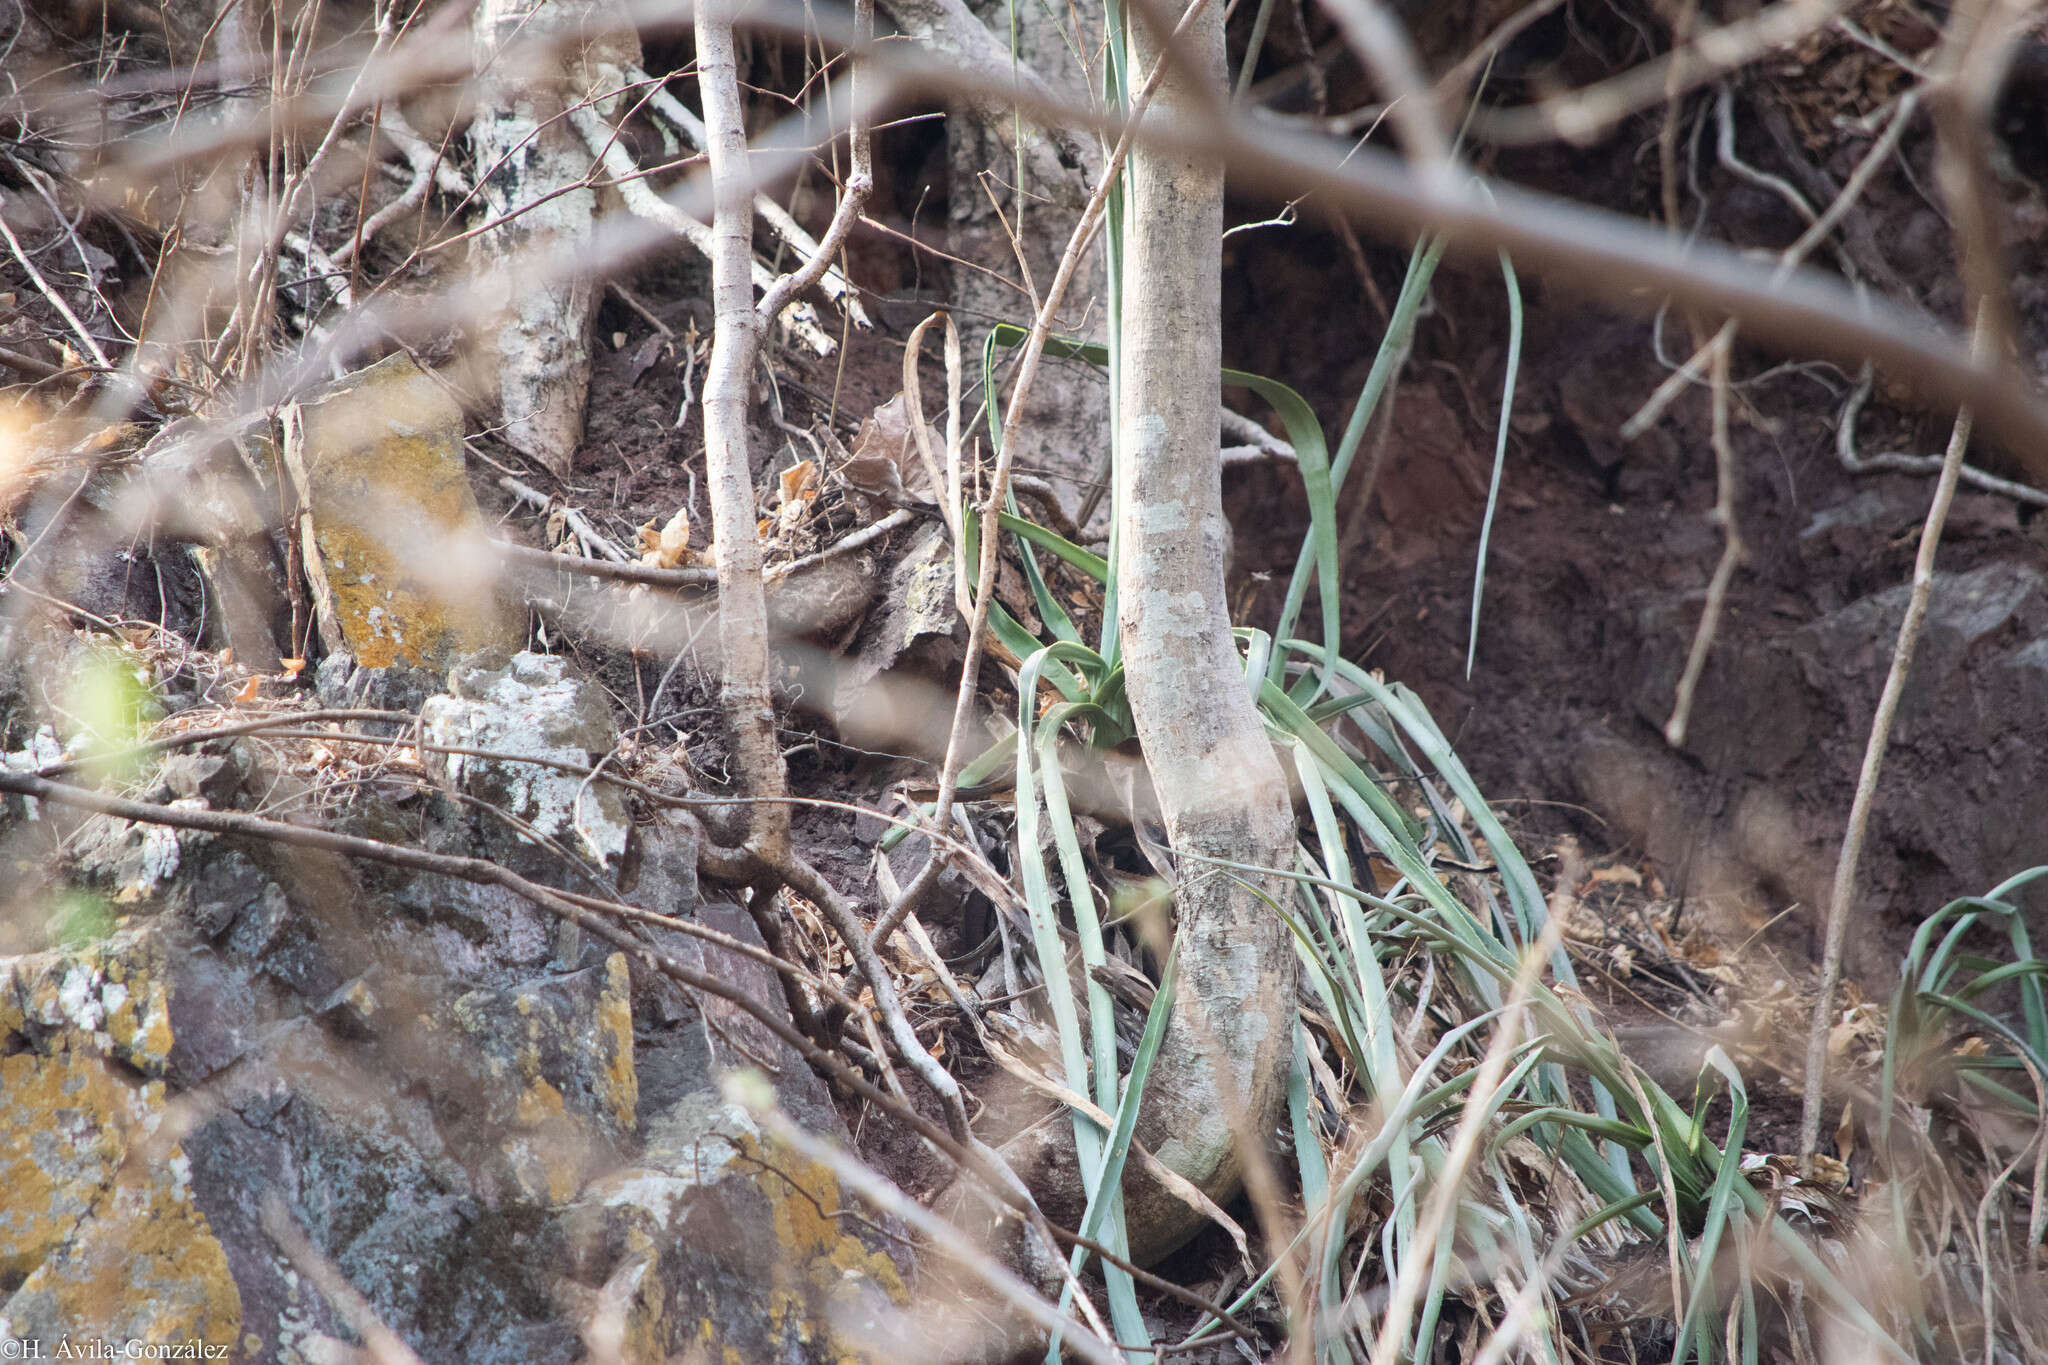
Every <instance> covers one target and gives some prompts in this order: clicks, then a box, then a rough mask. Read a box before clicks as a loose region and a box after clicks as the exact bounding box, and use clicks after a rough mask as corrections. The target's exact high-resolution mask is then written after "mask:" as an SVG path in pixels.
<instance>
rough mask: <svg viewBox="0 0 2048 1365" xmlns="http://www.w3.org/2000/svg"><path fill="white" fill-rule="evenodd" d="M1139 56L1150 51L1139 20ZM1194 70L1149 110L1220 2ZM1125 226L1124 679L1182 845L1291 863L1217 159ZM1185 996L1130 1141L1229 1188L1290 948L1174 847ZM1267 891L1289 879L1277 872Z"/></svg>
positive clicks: (1267, 920) (1215, 34) (1154, 161)
mask: <svg viewBox="0 0 2048 1365" xmlns="http://www.w3.org/2000/svg"><path fill="white" fill-rule="evenodd" d="M1131 27H1132V30H1133V41H1132V51H1133V61H1132V68H1133V69H1134V70H1139V71H1145V70H1149V69H1150V68H1151V65H1152V63H1153V62H1154V61H1155V60H1156V59H1157V56H1158V52H1157V49H1156V46H1155V44H1154V43H1153V42H1152V40H1151V38H1150V36H1149V35H1148V34H1147V32H1146V26H1145V25H1143V24H1133V25H1132V26H1131ZM1183 51H1184V53H1185V54H1186V58H1187V60H1188V61H1189V64H1190V67H1191V68H1192V69H1191V70H1189V71H1186V72H1175V73H1174V74H1173V75H1171V76H1170V77H1169V78H1168V79H1167V81H1166V83H1165V84H1164V85H1163V86H1162V87H1161V88H1160V91H1159V94H1158V95H1157V96H1156V97H1155V100H1154V103H1153V106H1152V109H1151V111H1150V112H1149V113H1148V114H1147V115H1146V118H1147V121H1148V122H1149V121H1153V120H1157V121H1160V122H1171V121H1173V120H1175V119H1177V118H1190V117H1198V116H1199V115H1198V113H1196V111H1195V106H1196V105H1197V103H1198V101H1199V100H1200V98H1201V96H1202V94H1203V93H1204V92H1203V91H1202V90H1201V88H1200V87H1196V86H1193V85H1191V84H1190V80H1191V79H1192V80H1198V81H1200V82H1202V84H1203V85H1204V86H1206V87H1207V92H1208V93H1209V95H1210V97H1211V98H1213V99H1216V100H1220V99H1221V98H1222V96H1223V73H1224V56H1223V10H1222V7H1221V6H1218V5H1212V6H1211V7H1210V8H1208V9H1207V10H1206V11H1204V13H1203V14H1202V15H1201V16H1200V17H1199V18H1198V19H1197V20H1196V21H1195V23H1194V25H1193V26H1192V28H1191V29H1190V31H1189V32H1188V34H1187V38H1186V43H1185V47H1184V48H1183ZM1127 224H1128V226H1127V227H1126V230H1125V266H1124V269H1125V274H1124V301H1123V303H1124V307H1123V339H1124V351H1123V364H1124V380H1123V392H1122V400H1121V408H1122V410H1121V412H1120V413H1119V414H1118V421H1119V423H1120V429H1121V433H1122V450H1123V465H1124V467H1123V470H1122V471H1121V474H1120V477H1121V478H1122V480H1123V487H1122V489H1121V495H1122V512H1121V515H1122V518H1123V523H1122V534H1121V538H1120V540H1121V546H1120V553H1119V555H1118V562H1117V573H1118V583H1119V595H1120V600H1121V604H1122V609H1121V618H1122V619H1121V624H1120V628H1121V633H1122V640H1123V651H1124V665H1125V670H1126V681H1127V685H1128V687H1129V691H1130V699H1131V710H1132V713H1133V715H1134V717H1135V718H1136V720H1137V725H1138V736H1139V740H1140V742H1141V743H1142V745H1143V746H1144V752H1145V757H1146V760H1147V762H1148V764H1149V765H1150V767H1151V770H1152V784H1153V787H1154V789H1155V790H1156V791H1157V793H1158V796H1159V802H1160V807H1161V811H1162V814H1163V815H1164V817H1165V820H1166V829H1167V834H1168V836H1169V838H1170V839H1171V841H1172V845H1173V849H1174V851H1175V853H1176V854H1180V855H1186V854H1189V853H1197V854H1202V855H1206V856H1208V857H1213V858H1225V859H1230V860H1232V861H1236V862H1244V863H1252V864H1256V865H1259V866H1265V867H1285V866H1289V865H1291V862H1292V855H1293V850H1294V817H1293V811H1292V809H1291V807H1290V806H1289V804H1288V800H1287V784H1286V781H1285V779H1284V777H1283V776H1282V774H1281V771H1280V765H1279V761H1278V760H1277V759H1276V758H1275V756H1274V754H1273V748H1272V745H1271V743H1270V742H1269V741H1268V740H1267V738H1266V733H1265V726H1264V724H1263V722H1262V721H1261V720H1260V718H1259V714H1258V710H1257V708H1256V707H1255V706H1254V704H1253V701H1252V695H1251V691H1250V688H1249V686H1248V684H1247V682H1246V679H1245V675H1244V666H1243V664H1242V662H1241V661H1240V659H1239V656H1238V652H1237V646H1236V644H1235V642H1234V641H1233V639H1232V636H1231V630H1230V618H1229V614H1228V609H1227V605H1226V602H1225V598H1224V582H1223V564H1224V554H1225V549H1226V546H1227V543H1228V537H1229V527H1228V524H1227V523H1226V522H1225V521H1224V518H1223V493H1222V472H1221V470H1222V466H1221V462H1220V460H1219V457H1218V446H1217V432H1218V429H1219V426H1220V423H1221V414H1222V396H1221V393H1220V391H1219V380H1218V371H1219V370H1220V369H1221V367H1222V332H1221V314H1220V290H1221V279H1222V242H1223V167H1222V165H1221V163H1218V162H1211V161H1206V160H1193V159H1188V158H1184V157H1179V156H1172V155H1165V154H1161V153H1158V152H1154V151H1150V150H1147V149H1144V148H1143V147H1140V148H1139V149H1137V150H1135V151H1134V152H1133V153H1132V156H1131V197H1130V213H1129V216H1128V219H1127ZM1178 880H1179V885H1178V888H1177V897H1176V901H1177V908H1178V913H1179V923H1180V942H1181V950H1180V951H1181V961H1182V970H1181V975H1180V987H1179V993H1178V995H1177V997H1176V999H1175V1002H1174V1014H1173V1021H1172V1025H1171V1028H1170V1029H1169V1031H1168V1034H1167V1038H1166V1043H1165V1046H1164V1047H1163V1048H1162V1049H1161V1051H1160V1054H1159V1061H1158V1064H1157V1067H1156V1069H1155V1070H1154V1071H1153V1073H1152V1079H1151V1083H1150V1084H1149V1085H1148V1086H1147V1088H1146V1095H1145V1100H1146V1104H1145V1109H1144V1112H1143V1115H1142V1116H1141V1118H1140V1121H1139V1125H1138V1130H1137V1134H1138V1138H1139V1140H1140V1141H1142V1142H1144V1143H1145V1144H1146V1145H1147V1146H1149V1147H1150V1148H1151V1149H1152V1150H1153V1152H1154V1153H1155V1154H1156V1155H1158V1157H1159V1158H1160V1159H1161V1160H1162V1161H1164V1162H1165V1163H1166V1164H1167V1165H1168V1166H1170V1167H1172V1168H1173V1169H1174V1170H1177V1171H1179V1172H1180V1173H1181V1174H1183V1175H1185V1176H1187V1177H1188V1179H1190V1180H1192V1181H1193V1182H1194V1183H1195V1184H1196V1185H1198V1186H1200V1187H1201V1188H1202V1189H1204V1190H1206V1191H1207V1192H1208V1193H1209V1195H1210V1196H1211V1197H1212V1198H1215V1199H1217V1200H1218V1201H1222V1200H1226V1199H1228V1198H1230V1197H1231V1196H1232V1195H1233V1194H1234V1193H1235V1192H1236V1191H1237V1189H1238V1187H1239V1185H1240V1183H1241V1181H1242V1178H1243V1173H1244V1159H1245V1156H1244V1153H1243V1152H1241V1151H1239V1150H1238V1145H1239V1144H1238V1143H1237V1142H1235V1141H1234V1140H1233V1139H1234V1137H1235V1136H1236V1135H1238V1134H1243V1135H1247V1136H1248V1137H1250V1138H1251V1140H1253V1141H1258V1142H1264V1141H1266V1140H1267V1138H1268V1137H1269V1135H1270V1133H1271V1131H1272V1129H1273V1127H1274V1124H1275V1122H1276V1121H1277V1119H1278V1116H1279V1111H1280V1105H1281V1102H1282V1100H1283V1099H1284V1097H1285V1093H1286V1081H1287V1072H1288V1060H1289V1056H1290V1052H1291V1044H1292V1037H1291V1033H1290V1029H1291V1025H1292V1015H1293V1011H1292V1006H1293V1000H1294V982H1295V961H1294V952H1293V947H1292V945H1291V944H1290V943H1289V941H1288V931H1287V928H1286V926H1285V925H1284V924H1283V923H1282V922H1281V920H1280V917H1279V916H1278V915H1276V914H1275V913H1274V912H1273V909H1272V907H1271V906H1269V905H1267V904H1266V903H1265V902H1264V901H1262V900H1261V899H1260V898H1259V897H1258V896H1257V895H1256V894H1254V892H1253V891H1252V890H1251V889H1249V888H1248V887H1246V886H1245V885H1244V884H1242V883H1241V882H1240V881H1238V880H1236V879H1235V878H1233V877H1232V876H1230V875H1228V874H1225V873H1223V872H1221V871H1220V870H1218V869H1216V868H1214V867H1212V866H1208V865H1205V864H1203V863H1200V862H1196V861H1194V860H1193V859H1191V858H1188V857H1186V856H1182V857H1180V859H1179V864H1178ZM1267 880H1268V883H1269V884H1268V885H1267V886H1265V887H1263V888H1262V889H1263V890H1265V891H1266V893H1267V894H1268V895H1272V896H1275V897H1276V898H1277V897H1278V896H1280V895H1281V894H1283V887H1282V884H1281V883H1280V882H1279V880H1278V879H1267ZM1200 1222H1201V1219H1200V1215H1198V1214H1196V1213H1195V1212H1194V1211H1193V1210H1191V1209H1189V1208H1188V1207H1187V1206H1186V1205H1185V1204H1183V1203H1181V1202H1180V1201H1178V1200H1175V1199H1173V1198H1171V1197H1170V1196H1167V1195H1165V1194H1164V1192H1163V1191H1157V1190H1149V1191H1141V1192H1139V1197H1138V1198H1135V1199H1134V1201H1133V1203H1132V1206H1131V1208H1130V1211H1129V1225H1130V1230H1131V1244H1132V1252H1133V1254H1134V1255H1136V1256H1138V1257H1140V1258H1141V1259H1147V1260H1149V1259H1155V1258H1157V1257H1158V1256H1161V1255H1164V1254H1165V1253H1166V1252H1168V1251H1170V1250H1171V1249H1173V1248H1174V1247H1176V1246H1178V1245H1179V1244H1180V1243H1182V1242H1183V1241H1185V1240H1186V1239H1187V1238H1188V1237H1189V1236H1191V1235H1192V1234H1193V1233H1194V1232H1195V1231H1196V1230H1197V1229H1198V1228H1199V1227H1200Z"/></svg>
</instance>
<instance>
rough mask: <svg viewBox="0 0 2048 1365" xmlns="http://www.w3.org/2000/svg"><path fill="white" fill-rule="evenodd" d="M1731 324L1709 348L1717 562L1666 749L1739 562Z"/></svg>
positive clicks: (1674, 742) (1688, 711) (1678, 737)
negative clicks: (1730, 429) (1718, 540)
mask: <svg viewBox="0 0 2048 1365" xmlns="http://www.w3.org/2000/svg"><path fill="white" fill-rule="evenodd" d="M1734 341H1735V331H1734V325H1733V324H1730V325H1729V326H1727V327H1724V328H1722V329H1721V336H1720V337H1719V338H1718V339H1717V341H1716V343H1713V344H1712V347H1711V348H1712V350H1713V353H1714V356H1713V384H1714V510H1713V511H1712V512H1710V513H1708V514H1707V519H1708V520H1709V521H1711V522H1714V523H1715V524H1717V525H1718V526H1720V528H1721V559H1720V562H1719V563H1717V564H1716V565H1714V576H1713V578H1712V579H1711V580H1710V581H1709V582H1708V583H1707V601H1706V605H1705V607H1703V608H1702V609H1701V611H1700V624H1699V630H1698V632H1697V633H1695V634H1694V636H1693V639H1692V650H1691V652H1690V653H1689V654H1688V655H1687V656H1686V660H1685V672H1684V674H1683V675H1682V676H1681V677H1680V678H1679V680H1678V696H1677V700H1676V701H1675V702H1674V704H1673V705H1672V708H1671V719H1670V721H1669V722H1668V723H1667V724H1666V725H1665V726H1664V742H1665V743H1666V744H1669V745H1670V746H1671V747H1672V748H1674V749H1677V748H1681V747H1683V746H1684V744H1685V727H1686V724H1687V722H1688V721H1689V720H1690V719H1691V717H1692V698H1693V692H1694V690H1695V689H1696V688H1698V687H1699V683H1700V674H1701V673H1702V672H1703V671H1704V670H1705V669H1706V666H1707V652H1708V651H1709V650H1711V649H1712V648H1713V647H1714V632H1715V631H1716V630H1718V629H1719V628H1720V624H1721V613H1722V609H1723V607H1724V606H1725V605H1726V603H1727V599H1728V585H1729V584H1730V583H1731V582H1733V581H1734V579H1735V569H1736V566H1737V565H1739V564H1740V563H1742V554H1743V547H1742V532H1741V530H1740V529H1739V528H1738V527H1737V526H1736V523H1735V494H1736V487H1735V484H1736V479H1735V445H1734V442H1732V441H1730V440H1729V439H1728V402H1729V392H1728V390H1729V384H1728V353H1729V352H1730V351H1732V350H1734V349H1735V346H1734Z"/></svg>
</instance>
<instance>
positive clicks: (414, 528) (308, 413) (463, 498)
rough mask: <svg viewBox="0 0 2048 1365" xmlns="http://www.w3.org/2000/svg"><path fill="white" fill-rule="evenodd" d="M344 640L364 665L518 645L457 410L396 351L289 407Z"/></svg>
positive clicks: (300, 474) (303, 492)
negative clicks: (499, 590) (498, 586)
mask: <svg viewBox="0 0 2048 1365" xmlns="http://www.w3.org/2000/svg"><path fill="white" fill-rule="evenodd" d="M285 432H286V440H285V459H286V463H287V464H288V465H289V466H290V468H291V471H292V477H293V480H294V482H295V483H297V485H298V487H299V493H300V496H301V497H303V498H304V499H305V502H306V506H307V507H308V508H309V509H310V513H311V516H312V522H313V538H314V541H315V543H316V544H317V546H318V549H319V555H318V564H319V567H320V570H321V573H322V576H323V577H324V578H325V580H326V582H325V588H326V596H327V598H328V600H329V602H331V605H332V608H333V613H334V615H333V618H332V620H331V621H327V622H323V626H331V627H333V628H338V630H339V632H340V634H341V637H342V638H341V640H340V641H329V645H330V647H335V646H337V645H338V646H340V647H345V648H346V649H347V650H348V651H349V652H350V653H352V654H353V655H354V656H355V657H356V659H357V660H358V661H359V662H360V663H361V664H363V665H364V666H365V667H369V668H385V667H388V666H390V665H392V664H396V663H407V664H429V665H434V666H438V667H446V666H447V665H448V664H449V663H451V662H453V661H454V660H455V659H456V658H457V657H458V656H460V655H463V654H467V653H471V652H474V651H476V650H480V649H489V648H499V649H514V648H517V647H518V644H519V639H518V634H519V631H518V621H517V619H516V617H515V616H514V615H513V614H511V613H510V612H508V611H507V610H506V608H505V607H504V605H503V604H501V603H499V602H498V600H497V597H496V593H495V590H494V573H495V569H494V565H495V559H494V558H493V556H492V555H491V554H490V553H489V541H488V537H487V536H486V534H485V532H484V528H483V523H482V521H481V519H480V517H479V516H478V513H477V506H476V498H475V495H474V494H472V493H471V492H470V488H469V480H468V476H467V475H466V474H465V472H464V468H463V458H462V457H463V450H462V409H461V407H460V405H459V404H457V403H456V402H455V400H454V399H453V398H451V397H449V395H448V394H447V393H446V392H445V391H443V390H442V389H441V387H440V386H439V385H437V384H436V383H435V382H434V380H433V379H432V378H431V377H430V376H429V375H427V374H426V373H425V372H423V371H422V370H421V369H420V368H419V367H418V366H417V365H415V364H414V363H413V362H412V359H411V357H410V356H408V355H407V354H406V353H405V352H403V351H400V352H398V353H397V354H395V355H392V356H391V357H390V358H388V359H386V360H381V361H379V362H378V363H376V364H375V365H371V366H369V367H368V368H366V369H363V370H359V371H357V372H356V373H354V374H352V375H349V376H348V377H347V378H345V379H342V380H340V381H338V382H336V383H334V384H332V385H329V386H328V387H327V388H325V389H322V390H319V391H318V392H316V393H314V394H312V395H310V396H308V397H306V398H304V399H301V400H300V401H299V402H297V403H295V404H293V405H292V406H291V407H290V408H288V409H287V410H286V414H285Z"/></svg>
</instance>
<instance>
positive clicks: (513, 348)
mask: <svg viewBox="0 0 2048 1365" xmlns="http://www.w3.org/2000/svg"><path fill="white" fill-rule="evenodd" d="M570 33H575V34H577V35H578V39H575V40H567V41H561V42H551V41H548V40H549V39H550V38H551V37H553V36H556V35H567V34H570ZM472 38H473V42H474V46H475V50H476V65H477V70H478V79H477V113H476V116H475V117H474V118H473V119H472V120H471V121H470V126H469V145H470V150H471V152H472V154H473V155H474V156H475V158H476V168H477V176H478V178H479V180H480V182H481V183H480V184H479V185H478V187H477V188H478V199H479V201H480V202H481V205H482V207H481V210H480V217H481V221H483V222H486V223H490V222H498V220H500V219H506V216H507V215H508V214H516V215H517V216H515V217H511V218H509V219H508V220H507V221H504V222H498V225H497V226H496V227H493V228H492V229H491V230H490V231H488V232H485V233H484V234H483V235H482V236H480V237H479V238H478V239H477V247H476V252H477V258H478V259H477V275H478V278H480V279H486V280H491V279H495V280H497V281H499V282H500V284H501V285H502V287H503V288H504V289H505V291H506V297H505V300H504V314H503V316H502V320H501V321H500V323H499V324H498V326H496V327H495V328H494V329H493V331H492V334H491V338H490V341H489V349H490V358H489V359H490V363H489V365H488V367H487V368H488V369H489V370H490V371H491V372H492V373H493V375H494V376H495V378H496V381H497V386H498V394H499V399H500V401H501V403H502V404H503V409H504V428H503V435H504V437H505V439H506V440H507V441H508V442H510V443H511V445H512V446H513V448H514V449H516V450H518V451H519V452H520V453H521V454H524V455H527V456H530V457H531V458H533V459H535V460H537V461H539V462H540V463H541V464H542V465H543V466H545V467H546V468H547V469H548V470H549V471H551V472H552V473H554V474H555V475H556V476H557V477H561V476H565V475H567V474H568V472H569V464H570V461H571V460H572V459H574V458H575V454H576V447H577V446H578V445H579V444H581V442H582V440H583V412H584V406H585V404H586V403H587V401H588V399H589V394H590V332H591V325H592V323H593V322H594V321H595V319H596V316H597V285H596V284H595V282H594V281H593V280H592V279H591V278H590V277H589V276H588V275H584V274H578V275H576V276H574V277H572V278H569V279H564V280H560V281H555V282H548V283H540V284H534V283H530V282H525V283H523V282H522V281H521V280H520V277H519V271H518V268H517V263H518V261H519V260H520V258H521V257H523V256H528V255H530V254H532V253H543V254H544V253H545V252H546V251H548V250H549V249H551V248H556V247H559V246H561V245H563V244H565V243H568V242H573V241H579V240H584V239H587V238H588V237H589V235H590V229H591V224H592V221H593V220H594V219H595V217H596V214H597V207H598V206H597V195H596V193H595V191H593V190H591V189H590V188H589V187H588V185H587V183H586V182H587V181H588V179H589V176H590V162H591V158H590V153H589V152H588V151H587V150H586V149H585V148H584V147H583V145H582V142H581V140H580V139H579V138H578V137H577V135H576V131H575V129H574V128H573V127H572V126H571V125H570V124H569V122H568V121H567V120H566V119H564V118H563V117H562V114H563V113H564V111H566V110H567V109H569V108H571V107H572V106H573V105H575V104H577V103H579V102H581V101H583V100H586V99H590V98H594V97H596V96H598V95H600V94H602V93H604V92H602V91H600V90H597V89H594V88H592V82H593V80H594V77H595V73H596V72H598V71H600V70H602V69H604V68H610V69H612V70H621V69H624V68H626V67H631V66H636V65H638V64H639V61H640V40H639V38H638V37H637V36H636V35H635V33H634V31H633V28H632V25H631V24H630V23H629V22H628V21H627V20H626V17H625V15H624V13H623V11H622V10H621V9H620V8H619V7H618V6H617V5H616V4H613V3H609V2H608V0H481V2H480V3H479V4H478V5H477V7H476V13H475V18H474V20H473V27H472Z"/></svg>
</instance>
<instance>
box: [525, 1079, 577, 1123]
mask: <svg viewBox="0 0 2048 1365" xmlns="http://www.w3.org/2000/svg"><path fill="white" fill-rule="evenodd" d="M566 1112H567V1111H566V1110H565V1109H564V1108H563V1106H562V1092H561V1091H559V1090H557V1089H555V1088H554V1087H553V1086H552V1085H549V1084H548V1080H547V1077H545V1076H541V1075H538V1074H532V1075H529V1076H528V1077H527V1079H526V1084H525V1085H524V1086H523V1087H521V1089H520V1091H519V1110H518V1115H517V1117H518V1120H519V1122H520V1124H521V1125H523V1126H524V1127H528V1128H538V1127H540V1126H541V1125H542V1124H543V1123H546V1122H548V1121H550V1120H552V1119H559V1118H561V1117H563V1115H564V1114H565V1113H566Z"/></svg>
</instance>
